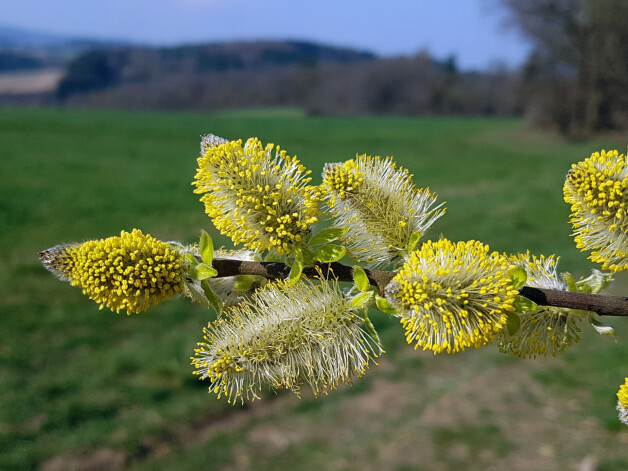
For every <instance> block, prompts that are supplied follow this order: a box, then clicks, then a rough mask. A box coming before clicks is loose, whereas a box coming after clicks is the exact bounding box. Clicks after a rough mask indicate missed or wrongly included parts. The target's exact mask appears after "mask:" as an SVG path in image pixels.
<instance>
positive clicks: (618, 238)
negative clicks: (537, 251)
mask: <svg viewBox="0 0 628 471" xmlns="http://www.w3.org/2000/svg"><path fill="white" fill-rule="evenodd" d="M627 185H628V166H627V164H626V156H625V155H624V154H620V153H619V152H618V151H616V150H613V151H608V152H607V151H604V150H602V151H600V152H595V153H593V154H592V155H591V157H589V158H587V159H585V160H584V161H582V162H579V163H577V164H573V165H572V166H571V170H569V173H568V174H567V179H566V181H565V186H564V188H563V193H564V197H565V202H567V203H569V204H570V205H571V219H570V221H571V223H572V225H573V230H574V233H573V235H574V236H575V241H576V245H577V247H578V248H579V249H580V250H582V251H585V250H589V251H591V255H590V256H589V259H590V260H592V261H593V262H595V263H601V264H602V269H604V270H610V271H612V272H617V271H621V270H626V269H628V213H627V210H628V208H627V206H626V205H627V202H628V193H627Z"/></svg>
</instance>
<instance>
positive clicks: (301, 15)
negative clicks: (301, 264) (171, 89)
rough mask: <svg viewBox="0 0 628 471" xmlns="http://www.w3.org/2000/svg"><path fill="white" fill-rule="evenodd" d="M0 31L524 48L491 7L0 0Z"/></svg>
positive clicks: (467, 53)
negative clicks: (1, 26)
mask: <svg viewBox="0 0 628 471" xmlns="http://www.w3.org/2000/svg"><path fill="white" fill-rule="evenodd" d="M0 24H2V25H3V26H11V27H19V28H26V29H30V30H33V31H41V32H50V33H58V34H63V35H69V36H80V37H88V38H101V39H123V40H130V41H133V42H139V43H147V44H151V45H174V44H182V43H201V42H222V41H232V40H255V39H303V40H312V41H316V42H320V43H323V44H330V45H337V46H348V47H353V48H358V49H364V50H369V51H372V52H375V53H376V54H379V55H383V56H393V55H408V54H413V53H415V52H418V51H420V50H427V51H429V52H430V53H431V54H432V55H433V56H434V57H436V58H439V59H443V58H445V57H447V56H449V55H451V54H453V55H455V56H456V57H457V60H458V64H459V66H460V67H461V68H463V69H466V70H469V69H482V68H486V67H489V66H490V65H492V64H494V63H495V62H497V61H500V62H502V63H504V64H506V65H508V66H517V65H520V64H521V63H522V62H523V61H524V60H525V58H526V57H527V55H528V53H529V50H530V46H529V45H528V43H526V42H525V41H524V40H523V39H522V38H521V36H520V35H518V34H517V32H516V31H514V30H512V29H509V28H507V27H506V26H505V15H504V12H503V10H501V9H500V8H499V7H498V2H497V1H496V0H387V1H382V0H379V1H375V0H317V1H301V2H299V1H295V0H268V1H264V0H106V1H94V0H19V1H15V0H0Z"/></svg>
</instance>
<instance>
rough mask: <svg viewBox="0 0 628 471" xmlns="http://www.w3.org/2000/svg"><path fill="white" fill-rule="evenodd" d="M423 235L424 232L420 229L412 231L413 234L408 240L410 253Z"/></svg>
mask: <svg viewBox="0 0 628 471" xmlns="http://www.w3.org/2000/svg"><path fill="white" fill-rule="evenodd" d="M421 235H422V234H421V232H420V231H416V232H413V233H412V235H411V236H410V240H409V241H408V253H409V252H412V251H413V250H414V248H415V247H416V244H418V243H419V239H420V238H421Z"/></svg>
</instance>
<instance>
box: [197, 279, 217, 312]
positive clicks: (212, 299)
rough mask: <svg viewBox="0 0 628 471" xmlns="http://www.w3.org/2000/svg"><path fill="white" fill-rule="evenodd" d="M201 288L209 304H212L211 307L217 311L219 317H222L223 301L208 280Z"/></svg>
mask: <svg viewBox="0 0 628 471" xmlns="http://www.w3.org/2000/svg"><path fill="white" fill-rule="evenodd" d="M201 286H202V287H203V292H204V293H205V296H206V297H207V300H208V301H209V304H211V306H212V307H213V308H214V309H215V310H216V312H217V313H218V315H220V314H221V313H222V301H221V300H220V298H219V297H218V296H217V295H216V293H214V292H213V291H212V289H211V288H210V286H209V282H208V281H207V280H204V281H203V282H202V283H201Z"/></svg>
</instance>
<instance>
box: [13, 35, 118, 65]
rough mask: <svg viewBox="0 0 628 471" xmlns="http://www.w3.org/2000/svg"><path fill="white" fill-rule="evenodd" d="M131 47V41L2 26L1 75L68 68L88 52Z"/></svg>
mask: <svg viewBox="0 0 628 471" xmlns="http://www.w3.org/2000/svg"><path fill="white" fill-rule="evenodd" d="M128 45H130V43H129V42H128V41H120V40H114V39H112V40H97V39H89V38H77V37H72V36H64V35H59V34H52V33H46V32H40V31H31V30H27V29H22V28H14V27H11V26H4V25H0V72H7V71H16V70H28V69H37V68H49V67H65V65H67V63H68V62H69V61H71V60H72V59H74V58H76V57H77V56H79V55H80V54H82V53H84V52H85V51H88V50H93V49H103V48H111V47H121V46H128Z"/></svg>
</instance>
